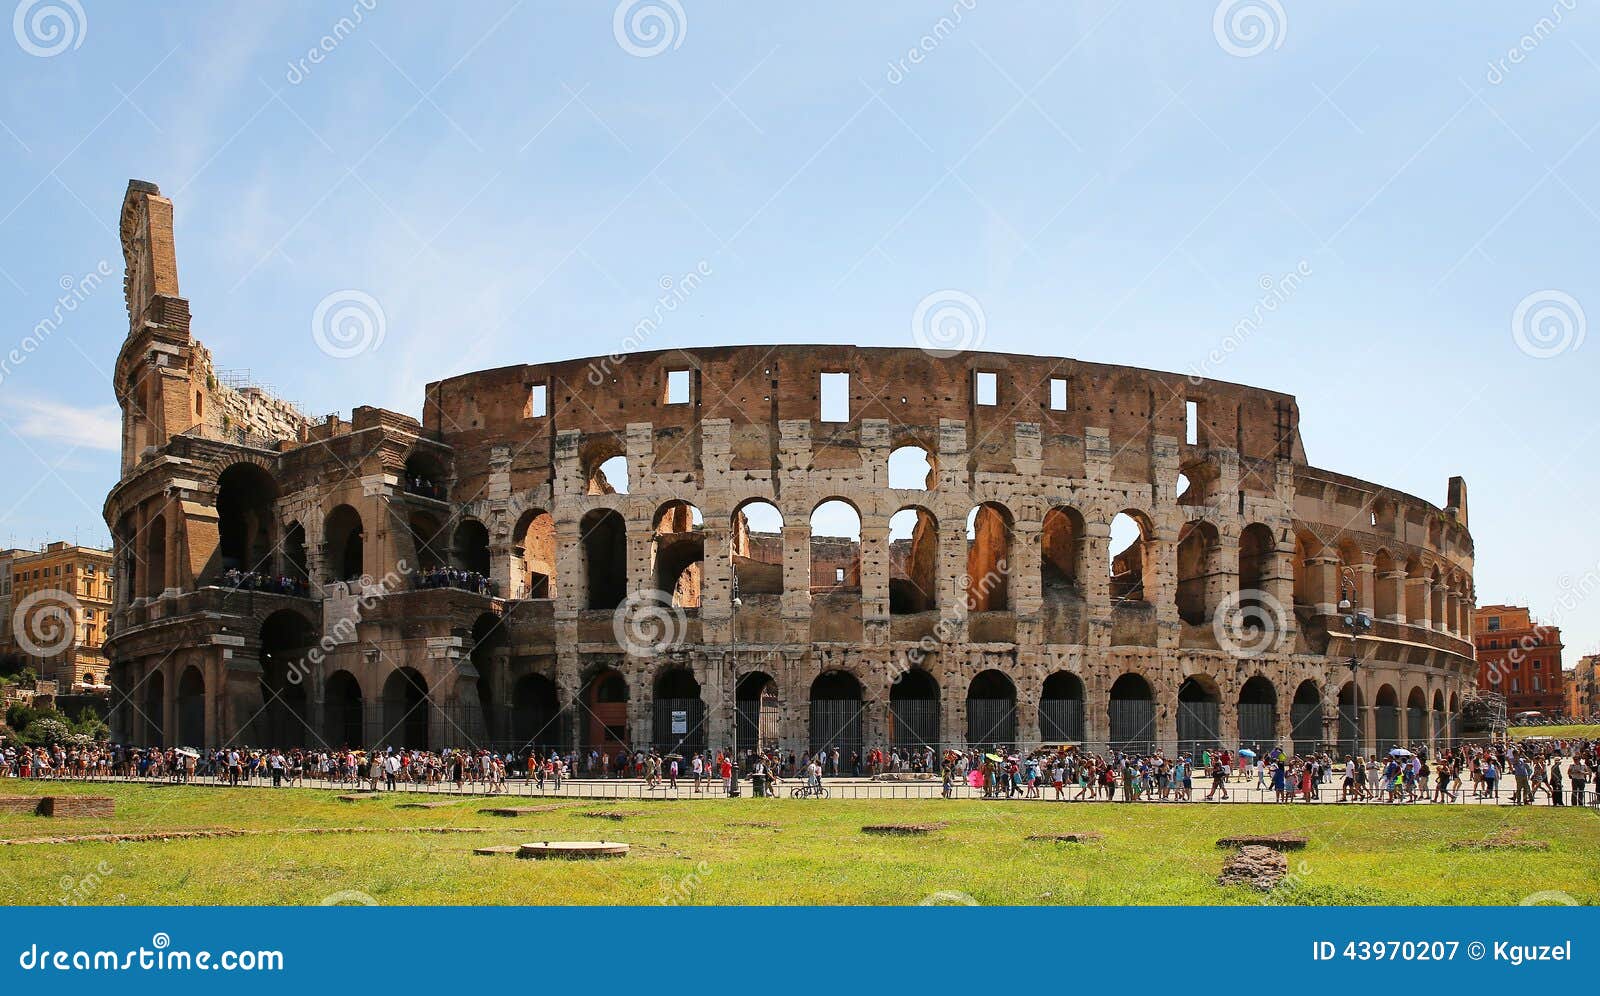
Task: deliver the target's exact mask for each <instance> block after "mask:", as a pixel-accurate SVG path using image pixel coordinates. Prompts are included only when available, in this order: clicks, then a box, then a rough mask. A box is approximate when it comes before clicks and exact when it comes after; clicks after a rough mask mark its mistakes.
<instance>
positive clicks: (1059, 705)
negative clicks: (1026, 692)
mask: <svg viewBox="0 0 1600 996" xmlns="http://www.w3.org/2000/svg"><path fill="white" fill-rule="evenodd" d="M1083 702H1084V690H1083V679H1082V678H1079V677H1078V676H1077V675H1075V674H1073V673H1072V672H1070V671H1057V672H1055V673H1054V674H1052V675H1051V676H1050V677H1048V678H1046V679H1044V688H1043V689H1042V691H1041V693H1040V696H1039V739H1040V740H1042V741H1044V742H1045V743H1047V744H1060V743H1069V744H1076V743H1082V742H1083Z"/></svg>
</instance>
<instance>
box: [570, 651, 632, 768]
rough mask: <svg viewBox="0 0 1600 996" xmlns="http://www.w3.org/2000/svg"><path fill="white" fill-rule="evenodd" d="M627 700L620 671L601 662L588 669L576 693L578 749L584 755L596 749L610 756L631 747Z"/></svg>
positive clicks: (626, 691) (625, 688) (626, 682)
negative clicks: (580, 725) (580, 733)
mask: <svg viewBox="0 0 1600 996" xmlns="http://www.w3.org/2000/svg"><path fill="white" fill-rule="evenodd" d="M630 698H631V690H630V689H629V688H628V680H627V678H625V677H624V676H623V674H622V672H621V671H619V670H617V669H616V668H615V667H612V666H611V665H610V664H605V663H600V664H596V665H594V666H593V667H591V668H590V669H589V675H588V677H587V678H586V679H585V680H584V682H583V688H582V689H581V691H580V692H579V701H581V702H582V703H583V709H582V710H580V715H582V716H583V717H584V722H583V737H582V747H583V748H584V751H585V753H588V752H590V751H593V750H599V751H600V752H601V753H602V754H604V755H606V756H611V755H614V754H616V753H617V751H619V750H622V749H624V748H629V747H631V745H632V743H633V740H632V738H631V734H632V731H631V730H630V729H629V725H628V701H629V699H630Z"/></svg>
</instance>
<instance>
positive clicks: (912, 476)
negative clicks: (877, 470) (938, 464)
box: [889, 446, 939, 491]
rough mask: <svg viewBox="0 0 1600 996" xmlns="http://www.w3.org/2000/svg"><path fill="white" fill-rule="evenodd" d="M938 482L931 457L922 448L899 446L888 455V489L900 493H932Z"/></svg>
mask: <svg viewBox="0 0 1600 996" xmlns="http://www.w3.org/2000/svg"><path fill="white" fill-rule="evenodd" d="M938 482H939V477H938V474H937V473H935V471H934V460H933V456H932V455H931V454H929V453H928V451H927V450H925V449H923V448H922V447H920V446H901V447H897V448H896V449H895V450H894V451H893V452H891V453H890V454H889V487H891V488H895V489H897V490H901V491H932V490H933V489H934V487H935V486H936V485H937V484H938Z"/></svg>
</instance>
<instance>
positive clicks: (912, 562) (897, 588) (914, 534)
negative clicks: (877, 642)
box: [889, 507, 939, 615]
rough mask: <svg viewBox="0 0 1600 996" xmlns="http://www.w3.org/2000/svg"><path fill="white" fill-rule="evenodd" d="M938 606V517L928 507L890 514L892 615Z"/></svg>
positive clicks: (912, 508)
mask: <svg viewBox="0 0 1600 996" xmlns="http://www.w3.org/2000/svg"><path fill="white" fill-rule="evenodd" d="M938 607H939V520H938V519H936V518H934V517H933V513H932V512H930V511H928V510H927V509H925V508H920V507H911V508H902V509H901V510H900V511H898V512H896V513H895V514H894V515H892V516H890V517H889V614H890V615H910V614H912V613H916V612H931V611H932V610H934V609H936V608H938Z"/></svg>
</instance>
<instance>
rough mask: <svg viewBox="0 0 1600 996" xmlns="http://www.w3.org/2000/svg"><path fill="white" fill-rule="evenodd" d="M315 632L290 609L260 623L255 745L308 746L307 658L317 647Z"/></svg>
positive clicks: (314, 628)
mask: <svg viewBox="0 0 1600 996" xmlns="http://www.w3.org/2000/svg"><path fill="white" fill-rule="evenodd" d="M317 629H318V626H317V625H316V624H315V623H313V622H312V621H311V620H310V619H308V618H307V617H306V616H305V615H304V614H302V613H300V612H298V611H295V610H292V609H280V610H279V611H277V612H274V613H272V614H271V615H270V616H267V618H266V619H265V620H263V621H262V623H261V629H260V631H259V637H260V640H261V713H260V715H259V716H258V717H257V718H256V721H255V723H254V726H255V730H256V738H255V739H256V742H257V743H260V744H265V745H270V746H273V747H304V746H306V745H307V743H308V741H307V736H306V735H307V733H308V732H310V727H309V725H308V720H307V715H308V712H307V708H306V678H307V676H308V672H309V668H310V665H309V663H308V661H307V655H308V654H309V653H310V651H311V648H312V647H314V646H315V645H316V644H317Z"/></svg>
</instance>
